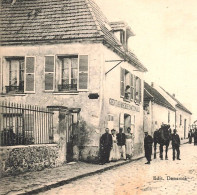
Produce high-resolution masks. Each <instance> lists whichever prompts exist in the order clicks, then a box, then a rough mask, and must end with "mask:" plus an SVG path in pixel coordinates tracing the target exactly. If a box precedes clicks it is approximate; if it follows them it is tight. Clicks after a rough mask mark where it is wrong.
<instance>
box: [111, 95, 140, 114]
mask: <svg viewBox="0 0 197 195" xmlns="http://www.w3.org/2000/svg"><path fill="white" fill-rule="evenodd" d="M109 104H110V105H112V106H116V107H119V108H123V109H127V110H132V111H136V112H139V111H140V108H139V106H134V105H129V104H127V103H123V102H120V101H118V100H114V99H112V98H110V99H109Z"/></svg>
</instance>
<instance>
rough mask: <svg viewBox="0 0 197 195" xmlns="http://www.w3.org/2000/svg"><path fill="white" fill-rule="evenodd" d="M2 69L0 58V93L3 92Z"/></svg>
mask: <svg viewBox="0 0 197 195" xmlns="http://www.w3.org/2000/svg"><path fill="white" fill-rule="evenodd" d="M2 76H3V69H2V62H1V58H0V93H1V92H2V91H3V79H2Z"/></svg>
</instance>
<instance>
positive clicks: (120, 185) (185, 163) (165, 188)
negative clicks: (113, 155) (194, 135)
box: [41, 144, 197, 195]
mask: <svg viewBox="0 0 197 195" xmlns="http://www.w3.org/2000/svg"><path fill="white" fill-rule="evenodd" d="M145 162H146V160H145V158H143V159H141V160H139V161H135V162H131V163H129V164H126V165H123V166H121V167H118V168H114V169H111V170H109V171H106V172H103V173H100V174H97V175H94V176H90V177H86V178H83V179H80V180H77V181H75V182H72V183H69V184H67V185H64V186H61V187H58V188H54V189H52V190H50V191H47V192H42V193H41V194H45V195H54V194H59V195H60V194H61V195H62V194H68V195H72V194H76V195H78V194H80V195H82V194H83V195H84V194H85V195H93V194H97V195H99V194H106V195H112V194H113V195H121V194H122V195H123V194H124V195H126V194H127V195H130V194H132V195H134V194H140V195H142V194H146V195H149V194H151V195H153V194H155V195H160V194H161V195H162V194H168V195H187V194H190V195H196V191H197V189H196V186H197V147H196V146H194V145H193V144H191V145H189V144H185V145H182V146H181V160H180V161H177V160H175V161H173V160H172V150H169V160H163V161H161V160H159V158H158V157H157V159H156V160H153V161H152V163H151V165H146V164H144V163H145ZM167 176H170V177H176V178H179V179H182V180H167ZM154 177H157V178H158V177H160V178H159V180H155V179H154Z"/></svg>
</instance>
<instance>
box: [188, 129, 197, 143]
mask: <svg viewBox="0 0 197 195" xmlns="http://www.w3.org/2000/svg"><path fill="white" fill-rule="evenodd" d="M192 138H194V145H197V128H194V129H190V131H189V133H188V139H189V143H190V144H191V143H192Z"/></svg>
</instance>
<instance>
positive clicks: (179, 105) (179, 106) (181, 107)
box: [160, 87, 192, 114]
mask: <svg viewBox="0 0 197 195" xmlns="http://www.w3.org/2000/svg"><path fill="white" fill-rule="evenodd" d="M160 88H161V89H163V88H162V87H160ZM163 90H164V91H165V92H166V93H167V94H168V95H169V96H170V97H171V98H172V99H173V100H174V101H175V102H176V103H177V104H176V106H177V107H178V108H180V109H181V110H183V111H185V112H187V113H188V114H192V113H191V112H190V111H189V110H188V109H187V108H186V107H185V106H184V105H183V104H182V103H181V102H179V101H178V100H177V99H176V98H175V97H174V96H173V95H171V94H170V93H168V92H167V91H166V90H165V89H163Z"/></svg>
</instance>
